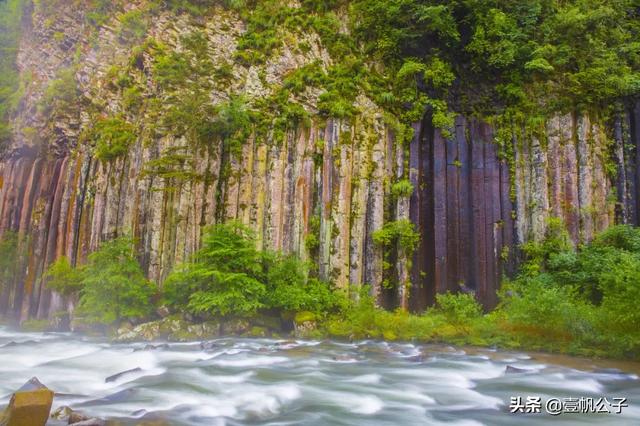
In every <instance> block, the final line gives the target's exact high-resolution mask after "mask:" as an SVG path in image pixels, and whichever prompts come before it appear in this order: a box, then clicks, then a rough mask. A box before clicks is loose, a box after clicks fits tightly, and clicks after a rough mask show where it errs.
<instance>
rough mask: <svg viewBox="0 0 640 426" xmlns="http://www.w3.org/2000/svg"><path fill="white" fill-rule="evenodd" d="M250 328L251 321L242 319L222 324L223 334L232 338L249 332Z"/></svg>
mask: <svg viewBox="0 0 640 426" xmlns="http://www.w3.org/2000/svg"><path fill="white" fill-rule="evenodd" d="M249 328H250V324H249V321H247V320H244V319H241V318H234V319H230V320H228V321H226V322H224V323H223V324H222V334H223V335H230V336H239V335H241V334H244V333H246V332H247V331H249Z"/></svg>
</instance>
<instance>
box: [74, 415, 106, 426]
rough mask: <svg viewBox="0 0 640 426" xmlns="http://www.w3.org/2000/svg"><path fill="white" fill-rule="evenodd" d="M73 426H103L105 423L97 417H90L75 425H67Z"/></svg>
mask: <svg viewBox="0 0 640 426" xmlns="http://www.w3.org/2000/svg"><path fill="white" fill-rule="evenodd" d="M69 424H70V425H73V426H105V425H106V424H107V422H105V421H104V420H102V419H99V418H97V417H92V418H89V419H86V420H82V421H79V422H75V423H69Z"/></svg>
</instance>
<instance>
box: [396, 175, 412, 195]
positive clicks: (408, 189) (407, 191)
mask: <svg viewBox="0 0 640 426" xmlns="http://www.w3.org/2000/svg"><path fill="white" fill-rule="evenodd" d="M413 189H414V188H413V184H412V183H411V181H409V179H401V180H399V181H398V182H396V183H394V184H393V185H392V186H391V195H393V196H394V197H395V198H401V197H410V196H411V194H413Z"/></svg>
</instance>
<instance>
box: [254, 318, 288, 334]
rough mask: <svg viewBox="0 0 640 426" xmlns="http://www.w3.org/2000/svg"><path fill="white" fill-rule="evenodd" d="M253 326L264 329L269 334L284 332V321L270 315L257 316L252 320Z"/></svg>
mask: <svg viewBox="0 0 640 426" xmlns="http://www.w3.org/2000/svg"><path fill="white" fill-rule="evenodd" d="M251 325H253V326H256V327H260V328H264V329H266V330H267V331H268V332H269V333H270V332H272V331H275V332H278V331H282V319H281V318H280V317H274V316H270V315H257V316H255V317H254V318H251Z"/></svg>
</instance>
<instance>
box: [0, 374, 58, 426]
mask: <svg viewBox="0 0 640 426" xmlns="http://www.w3.org/2000/svg"><path fill="white" fill-rule="evenodd" d="M52 403H53V391H51V390H50V389H48V388H47V387H46V386H45V385H43V384H42V383H40V381H39V380H38V379H37V378H35V377H33V378H32V379H31V380H29V381H28V382H27V383H25V384H24V385H23V386H22V387H21V388H20V389H18V390H17V391H16V392H15V393H14V394H13V395H12V396H11V401H10V402H9V406H8V407H7V408H6V410H5V412H4V414H2V416H1V417H0V425H1V426H44V425H45V424H46V423H47V420H48V419H49V412H50V411H51V404H52Z"/></svg>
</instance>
